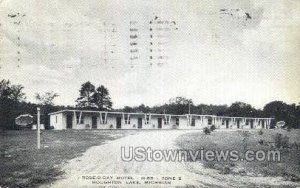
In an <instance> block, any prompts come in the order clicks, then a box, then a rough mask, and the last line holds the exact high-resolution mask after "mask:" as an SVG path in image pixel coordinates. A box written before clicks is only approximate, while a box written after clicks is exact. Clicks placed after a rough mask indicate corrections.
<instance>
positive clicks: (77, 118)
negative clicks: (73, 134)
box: [76, 115, 84, 124]
mask: <svg viewBox="0 0 300 188" xmlns="http://www.w3.org/2000/svg"><path fill="white" fill-rule="evenodd" d="M79 117H80V115H77V116H76V122H77V123H78V124H83V123H84V121H83V120H84V116H83V115H82V116H81V119H80V122H79Z"/></svg>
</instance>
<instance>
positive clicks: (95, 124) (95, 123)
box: [92, 116, 97, 129]
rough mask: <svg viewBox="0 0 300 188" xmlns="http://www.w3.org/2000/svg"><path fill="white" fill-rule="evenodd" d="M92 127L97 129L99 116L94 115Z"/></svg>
mask: <svg viewBox="0 0 300 188" xmlns="http://www.w3.org/2000/svg"><path fill="white" fill-rule="evenodd" d="M92 129H97V117H96V116H93V117H92Z"/></svg>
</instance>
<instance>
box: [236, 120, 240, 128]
mask: <svg viewBox="0 0 300 188" xmlns="http://www.w3.org/2000/svg"><path fill="white" fill-rule="evenodd" d="M236 125H237V128H238V129H239V128H240V120H236Z"/></svg>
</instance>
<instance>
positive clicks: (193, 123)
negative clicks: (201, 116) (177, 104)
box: [191, 118, 195, 127]
mask: <svg viewBox="0 0 300 188" xmlns="http://www.w3.org/2000/svg"><path fill="white" fill-rule="evenodd" d="M191 126H192V127H195V118H192V122H191Z"/></svg>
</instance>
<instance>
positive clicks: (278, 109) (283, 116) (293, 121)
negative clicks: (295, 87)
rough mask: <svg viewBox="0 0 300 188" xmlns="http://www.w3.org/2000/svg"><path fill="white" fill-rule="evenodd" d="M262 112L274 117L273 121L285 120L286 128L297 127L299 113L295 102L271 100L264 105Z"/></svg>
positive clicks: (299, 123) (299, 119) (299, 120)
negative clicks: (287, 102)
mask: <svg viewBox="0 0 300 188" xmlns="http://www.w3.org/2000/svg"><path fill="white" fill-rule="evenodd" d="M263 113H264V115H265V116H267V117H274V118H275V121H285V122H286V126H287V127H288V128H299V125H300V116H299V115H300V114H299V106H297V105H296V104H291V105H288V104H286V103H284V102H282V101H273V102H270V103H268V104H266V105H265V107H264V109H263Z"/></svg>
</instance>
